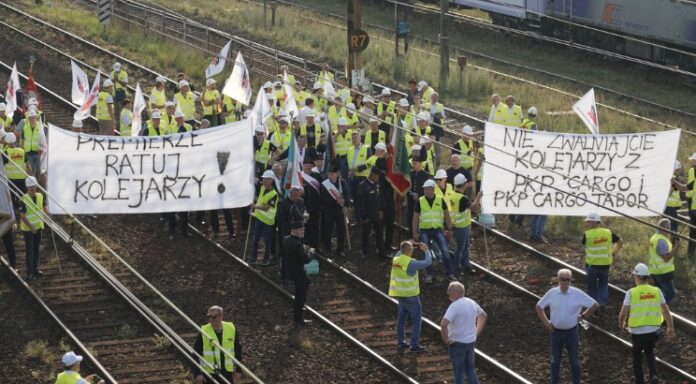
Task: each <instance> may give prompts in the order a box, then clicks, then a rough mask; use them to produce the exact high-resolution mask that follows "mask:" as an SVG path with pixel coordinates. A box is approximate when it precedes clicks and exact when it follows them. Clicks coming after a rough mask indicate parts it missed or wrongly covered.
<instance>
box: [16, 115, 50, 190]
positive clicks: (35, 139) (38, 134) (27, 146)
mask: <svg viewBox="0 0 696 384" xmlns="http://www.w3.org/2000/svg"><path fill="white" fill-rule="evenodd" d="M17 129H18V130H17V132H18V133H19V138H20V140H21V142H20V147H22V149H24V157H25V159H26V161H27V165H29V169H31V174H32V175H34V176H38V175H39V174H41V156H42V155H43V150H42V149H41V148H42V147H43V145H44V144H45V139H46V137H45V135H44V132H43V129H44V127H43V124H41V121H40V120H39V113H38V111H37V110H36V108H34V107H31V108H29V111H28V112H27V114H26V119H25V122H24V124H23V126H22V127H21V129H20V128H19V127H18V128H17Z"/></svg>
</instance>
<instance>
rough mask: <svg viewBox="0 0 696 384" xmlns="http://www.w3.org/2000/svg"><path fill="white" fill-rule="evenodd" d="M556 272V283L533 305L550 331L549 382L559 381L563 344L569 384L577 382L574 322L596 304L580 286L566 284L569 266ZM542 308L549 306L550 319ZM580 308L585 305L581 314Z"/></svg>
mask: <svg viewBox="0 0 696 384" xmlns="http://www.w3.org/2000/svg"><path fill="white" fill-rule="evenodd" d="M557 276H558V287H555V288H551V289H549V291H548V292H546V294H545V295H544V297H542V298H541V300H539V302H538V303H537V305H536V312H537V315H538V316H539V319H541V322H542V323H543V324H544V326H545V327H546V328H548V330H549V332H551V355H552V357H551V384H558V382H559V379H560V370H561V356H562V354H563V348H564V347H565V348H566V350H567V351H568V359H569V360H570V367H571V372H572V376H573V384H580V360H579V358H578V346H579V343H580V340H579V334H578V322H579V321H580V320H581V319H587V318H589V317H590V316H592V313H594V311H596V310H597V308H599V304H598V303H597V302H596V301H595V300H594V299H593V298H591V297H590V296H588V295H587V294H586V293H585V292H583V291H582V290H580V289H577V288H575V287H571V286H570V282H571V280H572V279H573V274H572V273H571V272H570V270H569V269H561V270H559V271H558V274H557ZM546 308H549V309H550V312H551V320H549V318H548V317H547V316H546V312H544V310H545V309H546ZM583 308H587V309H586V310H585V312H583V313H582V314H581V311H582V309H583Z"/></svg>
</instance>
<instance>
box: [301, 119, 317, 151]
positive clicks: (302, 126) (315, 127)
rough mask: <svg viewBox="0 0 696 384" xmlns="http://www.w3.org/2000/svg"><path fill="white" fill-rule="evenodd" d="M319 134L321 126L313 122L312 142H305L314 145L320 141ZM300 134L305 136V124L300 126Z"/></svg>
mask: <svg viewBox="0 0 696 384" xmlns="http://www.w3.org/2000/svg"><path fill="white" fill-rule="evenodd" d="M321 134H322V132H321V126H320V125H319V124H316V123H314V143H310V142H309V141H308V142H307V143H308V144H309V145H314V146H315V147H316V146H317V145H319V143H320V142H321ZM300 135H303V136H307V124H302V125H301V126H300ZM308 139H309V138H308Z"/></svg>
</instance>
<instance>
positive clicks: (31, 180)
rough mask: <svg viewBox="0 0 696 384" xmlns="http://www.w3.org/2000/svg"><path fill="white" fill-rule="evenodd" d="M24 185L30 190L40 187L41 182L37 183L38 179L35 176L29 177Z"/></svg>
mask: <svg viewBox="0 0 696 384" xmlns="http://www.w3.org/2000/svg"><path fill="white" fill-rule="evenodd" d="M24 185H26V186H27V188H29V187H36V186H37V185H39V182H38V181H36V177H34V176H29V177H27V179H26V180H25V181H24Z"/></svg>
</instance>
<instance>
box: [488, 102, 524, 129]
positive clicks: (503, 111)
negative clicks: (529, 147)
mask: <svg viewBox="0 0 696 384" xmlns="http://www.w3.org/2000/svg"><path fill="white" fill-rule="evenodd" d="M493 122H494V123H496V124H502V125H507V126H509V127H519V126H520V123H522V108H521V107H520V106H519V105H517V104H514V105H513V107H512V113H511V112H510V108H509V107H508V106H507V104H505V103H500V104H498V108H496V110H495V116H494V117H493Z"/></svg>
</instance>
